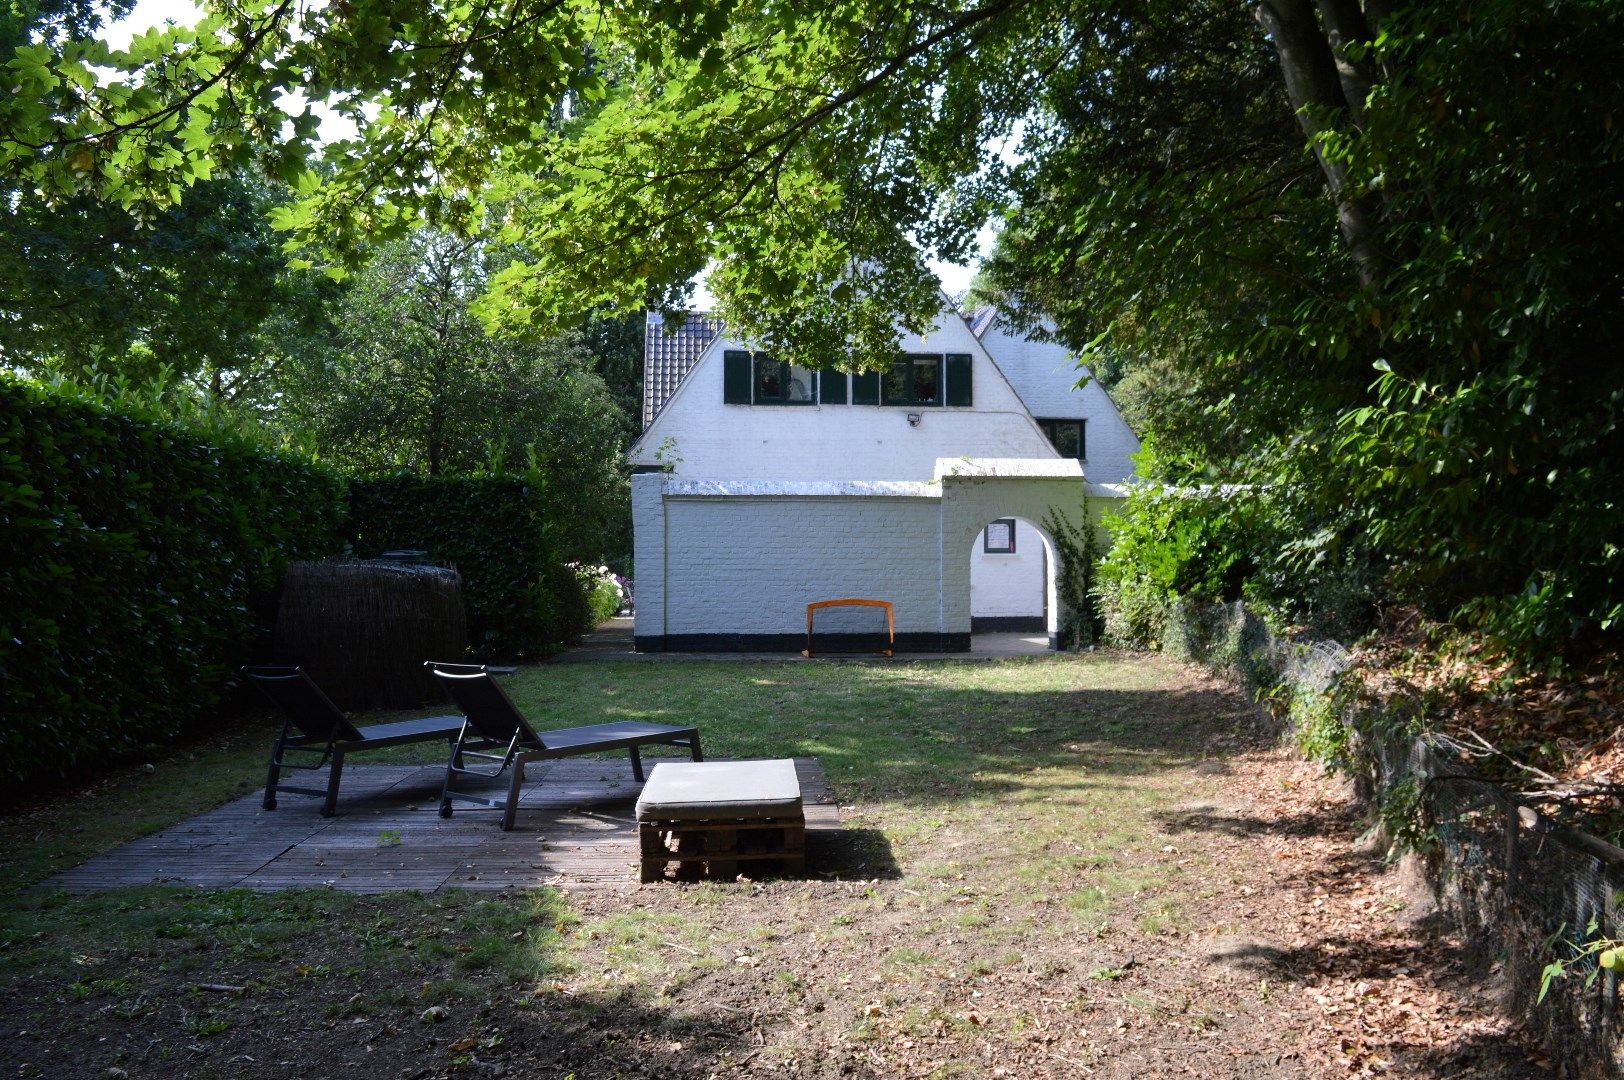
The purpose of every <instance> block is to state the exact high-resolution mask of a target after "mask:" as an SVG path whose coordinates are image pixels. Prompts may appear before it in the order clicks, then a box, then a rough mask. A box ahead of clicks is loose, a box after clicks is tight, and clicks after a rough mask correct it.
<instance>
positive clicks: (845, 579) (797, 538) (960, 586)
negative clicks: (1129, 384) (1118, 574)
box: [632, 473, 1102, 637]
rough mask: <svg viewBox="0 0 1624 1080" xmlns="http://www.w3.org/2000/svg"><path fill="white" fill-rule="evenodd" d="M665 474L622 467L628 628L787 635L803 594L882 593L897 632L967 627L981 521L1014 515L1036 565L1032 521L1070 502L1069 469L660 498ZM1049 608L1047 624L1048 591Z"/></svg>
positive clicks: (1074, 484) (648, 632) (1074, 483)
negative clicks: (837, 491) (907, 485)
mask: <svg viewBox="0 0 1624 1080" xmlns="http://www.w3.org/2000/svg"><path fill="white" fill-rule="evenodd" d="M668 483H669V484H671V485H672V486H674V487H678V488H679V489H680V488H681V487H682V484H683V482H682V481H680V480H675V479H672V478H668V477H666V476H665V475H663V474H656V473H650V474H643V475H640V476H634V477H633V478H632V501H633V507H634V514H635V519H636V536H635V542H636V545H637V552H636V560H637V561H636V570H637V623H636V632H637V635H638V636H639V637H660V636H663V635H668V634H799V633H802V632H804V630H805V628H806V605H807V604H808V603H810V602H812V601H815V600H828V599H832V598H835V597H842V596H861V597H873V598H876V599H882V600H890V601H891V602H892V604H894V605H895V608H896V620H897V631H898V632H899V633H909V632H925V633H965V632H968V631H969V629H970V617H971V613H972V565H973V564H974V561H975V558H976V555H975V551H976V550H977V545H979V542H980V536H981V530H982V528H983V527H984V526H985V525H986V523H987V522H989V521H992V520H995V519H997V518H1001V517H1015V518H1019V519H1022V521H1021V523H1020V525H1019V526H1018V528H1019V529H1020V533H1019V535H1020V538H1021V539H1020V545H1021V548H1022V555H1023V556H1024V555H1026V554H1027V553H1031V554H1032V555H1034V556H1036V557H1037V558H1036V560H1035V563H1034V564H1035V565H1037V566H1039V567H1041V555H1040V552H1041V550H1042V549H1041V545H1040V543H1039V534H1038V529H1037V526H1036V524H1034V523H1038V522H1041V521H1042V520H1043V518H1044V516H1045V515H1046V514H1047V513H1048V511H1049V509H1050V508H1051V507H1061V508H1075V507H1080V505H1081V500H1082V488H1083V481H1082V480H1081V479H1080V478H1076V477H1072V478H1020V477H1017V478H1009V477H1002V478H980V477H965V478H949V479H947V480H945V481H944V482H943V483H942V485H941V486H940V487H939V488H937V489H936V491H937V492H939V494H937V495H935V496H933V497H925V496H918V495H910V496H897V495H869V496H852V495H843V494H841V495H823V496H810V495H809V496H780V495H768V494H760V495H694V494H686V495H668V494H667V493H666V491H665V488H666V486H667V484H668ZM690 490H691V489H690ZM1094 506H1095V512H1096V513H1098V512H1099V511H1100V510H1101V509H1102V507H1101V505H1100V501H1099V500H1096V501H1095V503H1094ZM1049 606H1050V612H1051V619H1050V627H1051V629H1052V628H1053V625H1054V615H1055V612H1054V600H1053V596H1052V593H1051V595H1050V599H1049ZM1041 611H1042V604H1041V603H1033V604H1032V605H1031V610H1010V611H981V610H976V613H977V614H1037V613H1039V612H1041Z"/></svg>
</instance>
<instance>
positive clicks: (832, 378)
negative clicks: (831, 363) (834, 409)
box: [818, 367, 846, 405]
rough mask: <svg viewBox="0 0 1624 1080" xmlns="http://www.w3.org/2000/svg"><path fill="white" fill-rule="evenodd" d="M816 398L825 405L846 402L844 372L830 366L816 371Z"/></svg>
mask: <svg viewBox="0 0 1624 1080" xmlns="http://www.w3.org/2000/svg"><path fill="white" fill-rule="evenodd" d="M818 400H819V401H821V402H823V403H824V404H825V405H844V404H846V373H845V372H844V371H838V370H836V369H835V368H832V367H826V368H824V369H823V370H822V371H820V372H818Z"/></svg>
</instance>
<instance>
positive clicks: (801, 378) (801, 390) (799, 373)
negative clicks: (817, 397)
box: [787, 364, 817, 401]
mask: <svg viewBox="0 0 1624 1080" xmlns="http://www.w3.org/2000/svg"><path fill="white" fill-rule="evenodd" d="M816 388H817V383H816V382H814V381H813V374H812V369H811V368H804V367H801V366H800V365H799V364H791V365H790V368H789V397H788V398H787V400H789V401H811V400H812V398H813V396H814V395H813V391H814V390H815V389H816Z"/></svg>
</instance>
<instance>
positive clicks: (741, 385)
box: [722, 349, 753, 405]
mask: <svg viewBox="0 0 1624 1080" xmlns="http://www.w3.org/2000/svg"><path fill="white" fill-rule="evenodd" d="M752 381H753V380H752V377H751V372H750V354H749V353H747V352H743V351H741V350H738V349H728V350H727V351H726V352H724V353H722V404H724V405H748V404H750V384H751V382H752Z"/></svg>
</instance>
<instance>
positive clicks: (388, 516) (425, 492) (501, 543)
mask: <svg viewBox="0 0 1624 1080" xmlns="http://www.w3.org/2000/svg"><path fill="white" fill-rule="evenodd" d="M548 510H549V508H548V505H547V499H546V492H545V491H544V490H543V485H542V483H541V481H540V480H539V478H538V477H536V476H535V475H520V476H514V475H500V476H452V477H446V476H419V475H416V474H411V473H402V474H398V475H394V476H380V477H366V478H359V479H355V480H352V481H351V483H350V521H349V539H350V545H351V547H352V549H353V550H354V552H355V554H357V555H359V556H361V557H363V558H372V557H374V556H376V555H378V554H380V553H382V552H384V551H389V550H392V549H420V550H423V551H427V552H428V553H429V558H430V559H431V560H432V561H434V562H436V563H439V564H441V565H448V566H455V567H456V568H457V570H458V572H459V573H461V574H462V587H463V599H464V601H465V602H466V603H467V605H468V637H469V641H470V642H471V643H472V645H473V648H474V651H475V653H476V655H478V656H479V657H480V658H481V659H517V658H520V657H524V656H531V655H537V654H544V653H547V652H551V651H553V650H555V649H558V648H561V647H562V646H564V645H566V644H568V643H570V642H572V641H574V640H576V639H578V638H579V637H580V635H581V633H582V632H583V631H584V630H585V629H586V628H587V626H588V624H589V623H590V621H591V616H590V606H589V601H588V598H587V593H586V588H585V585H584V583H583V581H582V579H581V577H580V575H579V574H577V573H575V572H574V571H573V570H571V569H570V568H569V567H567V566H565V565H563V563H562V561H561V560H560V558H559V557H558V555H557V553H556V552H557V546H556V545H555V544H554V543H552V542H551V538H550V536H549V535H548V529H547V513H548Z"/></svg>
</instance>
